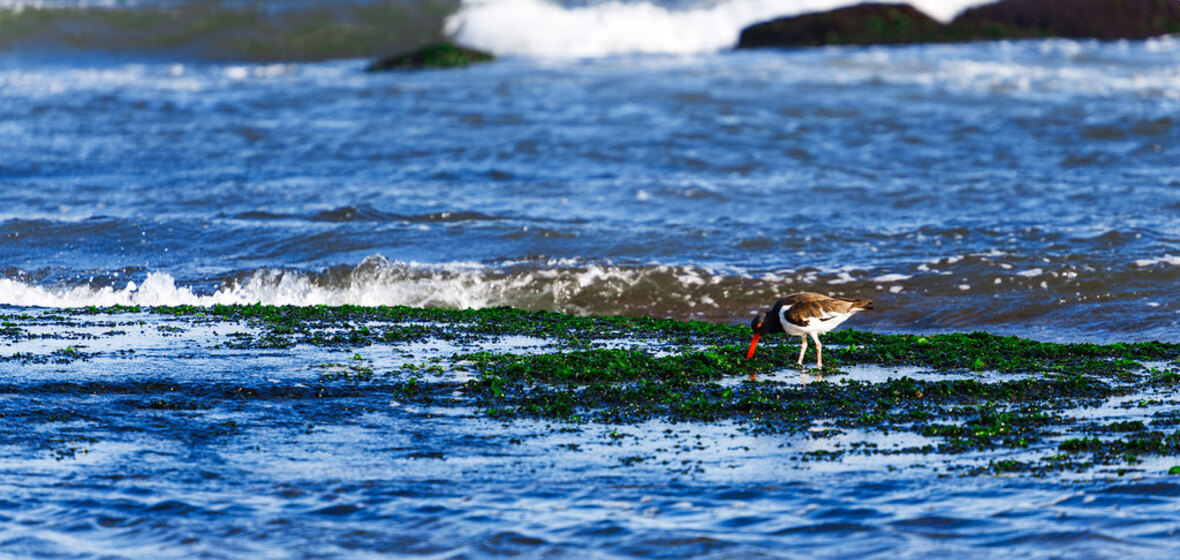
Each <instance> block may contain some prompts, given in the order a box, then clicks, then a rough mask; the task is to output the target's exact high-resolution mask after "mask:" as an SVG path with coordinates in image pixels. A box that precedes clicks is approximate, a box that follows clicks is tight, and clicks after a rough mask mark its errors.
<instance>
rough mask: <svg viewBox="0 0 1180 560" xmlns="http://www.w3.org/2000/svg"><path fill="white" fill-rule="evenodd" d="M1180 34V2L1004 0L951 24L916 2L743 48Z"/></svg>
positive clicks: (777, 30) (831, 17)
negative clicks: (930, 13)
mask: <svg viewBox="0 0 1180 560" xmlns="http://www.w3.org/2000/svg"><path fill="white" fill-rule="evenodd" d="M1171 33H1180V2H1177V1H1176V0H1001V1H1000V2H996V3H994V4H987V5H984V6H979V7H976V8H972V9H969V10H966V11H965V12H963V13H962V14H960V15H959V17H957V18H955V20H954V21H952V22H951V23H950V24H949V25H943V24H941V23H939V22H937V21H935V20H933V19H931V18H930V17H929V16H927V15H926V14H923V13H922V12H921V11H919V10H917V9H916V8H914V7H913V6H910V5H909V4H873V3H870V4H860V5H857V6H851V7H847V8H840V9H837V10H832V11H828V12H821V13H814V14H805V15H801V16H793V17H786V18H780V19H776V20H773V21H768V22H763V23H758V24H754V25H752V26H750V27H747V28H746V29H744V30H742V34H741V39H740V40H739V41H738V45H737V48H739V49H749V48H762V47H808V46H820V45H889V44H905V43H945V42H960V41H983V40H995V39H1032V38H1044V37H1066V38H1071V39H1085V38H1093V39H1103V40H1115V39H1146V38H1148V37H1156V36H1159V35H1167V34H1171Z"/></svg>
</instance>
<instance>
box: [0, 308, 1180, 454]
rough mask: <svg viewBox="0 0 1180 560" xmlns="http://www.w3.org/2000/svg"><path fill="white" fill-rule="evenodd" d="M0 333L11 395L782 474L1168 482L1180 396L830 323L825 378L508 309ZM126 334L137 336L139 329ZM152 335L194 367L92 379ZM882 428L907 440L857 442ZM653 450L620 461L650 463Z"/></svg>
mask: <svg viewBox="0 0 1180 560" xmlns="http://www.w3.org/2000/svg"><path fill="white" fill-rule="evenodd" d="M3 325H4V328H3V331H2V333H3V336H4V349H3V350H0V364H5V366H6V369H10V370H15V371H17V372H20V370H28V372H32V373H27V378H26V379H24V380H13V379H10V380H9V381H8V382H7V383H6V384H5V386H4V387H3V388H2V389H3V392H4V393H8V394H10V395H14V394H20V395H28V394H39V393H44V392H46V391H48V392H51V393H65V394H70V393H76V394H83V393H99V394H104V393H105V394H112V395H115V394H122V393H129V394H133V395H138V396H137V397H136V398H142V399H147V400H148V401H150V403H155V404H151V405H150V407H151V408H154V409H157V410H201V409H213V410H216V409H218V408H221V407H224V406H226V404H227V401H225V398H226V397H225V395H235V396H244V397H245V398H247V401H246V402H249V399H251V398H262V399H264V400H267V401H269V400H272V399H279V400H284V399H294V400H296V401H301V400H304V399H309V398H310V399H313V400H314V399H315V398H324V399H328V400H331V399H338V398H359V399H362V400H368V399H383V398H389V399H394V400H396V401H397V402H399V403H402V404H403V405H404V406H409V407H416V408H418V409H422V410H427V409H436V410H440V411H446V410H451V411H452V412H450V413H444V416H445V415H447V414H459V415H460V416H462V417H468V416H470V418H472V419H473V420H474V419H483V420H487V419H490V420H494V421H497V422H503V423H505V424H514V423H515V424H519V423H522V422H523V423H526V424H527V423H534V422H545V423H552V424H553V425H554V426H558V427H554V428H552V429H550V430H549V431H548V432H547V433H537V434H532V436H533V437H538V438H546V437H552V435H553V434H554V433H560V430H563V429H565V428H576V429H584V428H585V427H586V426H603V427H610V426H617V427H618V428H619V429H623V430H624V431H633V430H634V427H635V426H641V425H643V424H645V423H650V422H657V423H667V422H671V423H673V424H682V425H689V426H697V427H699V428H702V429H708V428H709V427H710V426H713V427H716V426H720V425H732V426H733V427H734V429H736V430H737V432H739V433H743V434H746V435H747V436H749V437H754V438H759V437H767V436H773V435H775V434H778V435H789V436H801V437H805V438H806V439H808V440H810V441H813V443H814V442H823V441H828V442H829V443H830V445H831V446H832V447H831V448H830V449H828V448H819V449H816V448H813V449H811V450H810V451H806V452H803V453H802V454H796V453H793V452H791V451H790V450H787V451H782V452H781V453H783V454H784V455H785V456H790V457H793V458H791V459H790V460H792V461H799V460H803V461H814V460H823V461H830V462H836V463H840V462H842V461H844V460H847V459H852V458H853V457H877V460H876V462H877V463H881V464H883V463H884V461H883V459H882V458H884V457H890V456H895V455H898V454H901V455H911V456H914V457H927V458H928V459H929V460H933V461H935V462H938V463H941V464H942V468H943V469H944V470H943V474H948V475H949V474H957V475H964V476H966V475H978V474H994V475H1006V474H1009V473H1026V474H1030V475H1032V476H1046V475H1053V476H1057V475H1059V474H1060V475H1065V474H1067V473H1068V474H1071V475H1076V474H1088V475H1095V474H1096V475H1099V476H1106V475H1109V474H1110V473H1116V474H1117V475H1118V476H1122V475H1124V474H1133V473H1139V474H1143V475H1151V474H1155V475H1164V474H1169V473H1171V474H1178V473H1180V466H1178V465H1180V431H1178V430H1177V427H1178V426H1180V415H1177V414H1176V413H1175V409H1174V407H1175V405H1176V404H1177V401H1176V400H1175V399H1174V398H1172V397H1171V395H1170V390H1171V389H1172V388H1174V387H1175V386H1176V385H1177V384H1180V344H1175V343H1162V342H1146V343H1134V344H1125V343H1114V344H1107V345H1098V344H1090V343H1077V344H1057V343H1041V342H1035V341H1031V340H1027V339H1021V338H1017V337H999V336H994V335H989V334H986V333H978V332H977V333H966V334H964V333H958V334H938V335H925V336H923V335H888V334H877V333H871V332H865V331H858V330H853V329H842V330H837V331H834V332H832V333H829V334H827V335H825V336H824V337H823V340H824V342H825V358H826V361H827V362H828V364H829V365H828V367H826V368H825V369H824V370H823V371H822V372H816V371H815V370H811V369H806V370H800V369H799V368H798V367H797V366H796V365H795V363H794V360H795V357H796V356H797V347H796V345H795V344H793V343H791V342H792V341H789V340H787V338H786V337H785V336H784V337H771V338H770V340H768V341H767V342H769V343H770V344H768V345H765V348H762V349H761V350H764V351H765V353H763V352H760V353H759V354H758V355H757V356H756V357H755V358H754V359H752V360H745V359H744V357H743V353H744V352H743V350H744V347H745V345H746V344H747V341H746V340H745V337H746V336H748V332H746V331H748V328H745V327H740V326H733V325H723V324H714V323H699V322H692V321H689V322H683V321H677V320H667V319H651V318H628V317H580V316H572V315H562V314H559V313H552V312H528V311H520V310H516V309H511V308H491V309H480V310H444V309H430V308H410V307H373V308H366V307H357V306H342V307H337V308H331V307H322V306H320V307H292V306H287V307H275V306H211V307H204V308H202V307H191V306H180V307H157V308H150V309H145V308H136V307H113V308H106V309H101V308H87V309H70V310H66V309H60V310H42V311H41V312H40V313H39V314H32V313H21V314H15V315H13V314H3ZM119 325H124V326H122V327H120V326H119ZM127 327H132V328H139V327H146V328H147V330H143V331H142V332H143V333H145V334H141V335H138V336H137V335H132V334H128V328H127ZM79 329H81V330H79ZM104 329H105V330H104ZM151 329H155V331H156V332H157V333H158V334H162V335H166V336H167V337H169V338H175V339H179V340H180V341H185V344H184V346H188V347H190V350H188V352H189V353H193V352H196V354H192V359H193V360H195V361H194V362H193V364H194V366H193V371H192V372H186V371H185V370H184V368H181V369H180V370H175V369H174V370H173V371H172V372H171V374H170V375H169V376H168V377H169V378H168V379H167V380H164V379H160V378H155V379H152V378H153V376H152V375H147V377H148V378H149V380H151V381H152V383H151V384H150V386H151V387H154V388H151V389H148V390H146V391H145V390H143V389H142V388H141V384H140V381H142V380H141V379H137V377H139V376H132V377H130V378H115V379H111V378H109V377H108V376H105V375H101V371H102V370H104V369H106V368H122V367H125V365H126V364H131V365H134V364H136V363H140V364H141V365H142V366H143V367H142V368H141V369H150V367H148V366H149V363H148V362H150V359H149V358H141V357H139V356H148V355H151V354H152V353H153V352H154V353H159V352H166V351H165V350H161V349H160V348H162V347H161V346H160V345H161V344H162V345H163V347H166V346H167V345H168V344H172V343H171V342H169V341H167V339H161V341H153V342H150V343H149V342H147V341H146V339H144V338H143V337H144V336H146V333H148V332H149V331H150V330H151ZM775 338H778V340H775ZM137 339H138V340H139V344H141V345H142V346H143V347H142V348H136V344H137V343H136V342H135V341H136V340H137ZM63 345H64V346H63ZM198 347H199V348H200V350H197V349H196V348H198ZM153 348H154V349H153ZM14 350H16V351H14ZM221 355H232V356H240V357H241V358H246V359H251V358H250V357H251V356H257V357H262V356H271V357H273V358H274V359H280V358H279V357H282V358H281V361H282V362H283V363H288V364H290V365H289V366H287V368H288V369H290V368H295V369H300V370H303V372H302V373H301V374H300V378H301V379H300V380H299V381H282V380H281V379H280V380H279V381H275V382H265V383H258V382H253V383H248V382H243V383H235V382H232V381H227V380H226V377H227V376H228V377H232V372H225V371H216V370H215V371H212V372H210V371H208V365H209V363H213V364H216V363H217V362H219V361H221V360H223V359H224V358H223V357H219V356H221ZM325 356H338V358H337V359H334V360H333V359H326V358H325ZM808 356H809V358H811V357H812V356H814V354H809V355H808ZM241 358H238V359H241ZM267 359H272V358H267ZM179 363H185V361H184V360H183V359H182V360H181V362H179ZM78 367H84V368H85V369H87V370H92V373H90V374H87V375H82V376H81V377H82V378H85V377H99V378H102V379H93V378H92V379H89V380H85V379H74V380H70V379H69V378H71V377H73V378H76V377H78V376H76V375H72V374H71V375H67V376H66V378H67V379H53V377H54V375H51V374H48V373H47V372H48V371H50V370H59V373H61V372H66V373H69V372H70V371H71V368H78ZM93 370H97V371H98V372H99V375H97V376H95V374H94V373H93ZM210 375H211V376H212V377H210ZM750 376H755V377H756V379H757V380H756V381H750V380H749V378H750ZM20 377H21V376H20V375H18V376H16V378H17V379H19V378H20ZM38 378H48V379H40V380H38ZM464 411H466V412H464ZM616 432H618V430H615V431H613V432H611V433H616ZM881 434H895V436H894V437H893V438H892V439H894V440H896V441H910V442H911V443H912V442H918V443H916V444H913V445H904V446H902V447H900V448H897V449H893V448H889V449H888V450H882V449H881V448H879V447H869V446H868V445H867V443H868V442H869V441H870V440H875V439H879V438H880V437H881ZM518 436H519V434H518ZM608 437H614V436H608ZM887 439H889V438H887ZM837 444H838V446H837ZM813 447H814V446H813ZM66 449H74V451H73V452H63V453H65V455H64V456H63V457H62V458H63V459H69V458H73V457H74V455H75V454H76V453H77V450H78V449H79V448H77V446H74V447H69V446H67V447H66ZM666 455H667V454H666V453H660V452H655V451H650V452H649V453H647V454H646V455H644V454H640V455H635V456H631V457H633V458H632V459H629V460H624V459H620V460H621V461H623V462H624V463H627V461H630V462H629V463H627V464H626V465H623V466H632V465H633V464H636V463H641V462H646V461H652V462H655V463H659V462H661V461H662V462H665V463H667V462H668V461H669V460H670V459H669V458H668V457H667V456H666ZM968 456H970V457H972V459H971V460H965V461H962V462H961V463H962V464H959V463H960V461H958V458H964V457H968ZM634 457H638V458H634ZM981 457H987V458H988V461H987V462H986V463H981V462H980V458H981ZM860 460H862V459H856V461H860ZM872 462H873V461H870V463H872ZM668 464H670V463H668ZM879 466H880V465H879Z"/></svg>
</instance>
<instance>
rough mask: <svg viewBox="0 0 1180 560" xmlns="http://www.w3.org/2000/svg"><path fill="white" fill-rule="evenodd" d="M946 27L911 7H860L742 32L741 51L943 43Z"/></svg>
mask: <svg viewBox="0 0 1180 560" xmlns="http://www.w3.org/2000/svg"><path fill="white" fill-rule="evenodd" d="M943 35H944V26H943V25H942V24H940V23H938V22H937V21H935V20H933V19H931V18H930V16H928V15H926V14H924V13H922V12H920V11H918V10H917V9H916V8H914V7H913V6H910V5H909V4H860V5H857V6H850V7H847V8H840V9H837V10H832V11H829V12H820V13H814V14H805V15H801V16H795V17H787V18H781V19H776V20H773V21H768V22H765V23H759V24H755V25H751V26H750V27H747V28H745V29H743V30H742V35H741V39H740V40H739V41H738V48H739V49H756V48H762V47H816V46H821V45H888V44H898V43H926V42H936V41H942V40H944V38H943Z"/></svg>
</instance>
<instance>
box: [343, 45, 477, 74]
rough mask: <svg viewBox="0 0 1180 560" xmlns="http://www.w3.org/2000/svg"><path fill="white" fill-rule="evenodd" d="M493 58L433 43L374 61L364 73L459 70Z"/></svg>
mask: <svg viewBox="0 0 1180 560" xmlns="http://www.w3.org/2000/svg"><path fill="white" fill-rule="evenodd" d="M493 58H494V57H493V56H492V55H490V54H488V53H485V52H482V51H477V50H475V49H469V48H466V47H460V46H458V45H453V44H451V43H435V44H433V45H426V46H425V47H422V48H419V49H417V50H413V51H410V52H405V53H398V54H394V55H390V56H386V57H383V58H379V59H377V60H374V61H373V62H372V63H370V64H369V66H368V67H367V68H365V72H385V71H388V70H421V69H425V68H459V67H464V66H469V65H471V64H475V63H478V62H487V61H489V60H492V59H493Z"/></svg>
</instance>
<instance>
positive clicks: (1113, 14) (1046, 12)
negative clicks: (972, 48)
mask: <svg viewBox="0 0 1180 560" xmlns="http://www.w3.org/2000/svg"><path fill="white" fill-rule="evenodd" d="M950 27H951V28H952V29H953V30H954V31H955V32H956V34H962V35H966V36H969V37H972V38H975V39H995V38H1011V37H1015V38H1029V37H1068V38H1073V39H1083V38H1093V39H1104V40H1115V39H1146V38H1148V37H1158V36H1160V35H1168V34H1172V33H1180V2H1177V1H1176V0H1003V1H1002V2H996V3H995V4H988V5H985V6H979V7H977V8H971V9H969V10H966V11H965V12H963V13H962V14H960V15H959V17H956V18H955V20H954V21H953V22H951V25H950Z"/></svg>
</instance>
